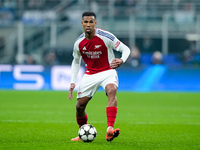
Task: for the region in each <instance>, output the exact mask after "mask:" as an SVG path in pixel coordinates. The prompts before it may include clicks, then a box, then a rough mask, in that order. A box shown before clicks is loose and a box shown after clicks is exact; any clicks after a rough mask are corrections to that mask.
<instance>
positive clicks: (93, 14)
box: [82, 11, 96, 19]
mask: <svg viewBox="0 0 200 150" xmlns="http://www.w3.org/2000/svg"><path fill="white" fill-rule="evenodd" d="M84 16H94V18H95V19H96V14H95V13H94V12H92V11H86V12H84V13H83V14H82V18H83V17H84Z"/></svg>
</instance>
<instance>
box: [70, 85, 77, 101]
mask: <svg viewBox="0 0 200 150" xmlns="http://www.w3.org/2000/svg"><path fill="white" fill-rule="evenodd" d="M75 86H76V85H75V84H74V83H71V84H70V88H69V95H68V99H69V100H72V99H73V98H74V97H73V94H72V93H73V90H74V88H75Z"/></svg>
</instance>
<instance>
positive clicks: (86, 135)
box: [78, 124, 97, 142]
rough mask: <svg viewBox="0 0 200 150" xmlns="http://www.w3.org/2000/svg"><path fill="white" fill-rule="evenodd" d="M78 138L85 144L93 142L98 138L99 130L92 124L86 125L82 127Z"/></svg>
mask: <svg viewBox="0 0 200 150" xmlns="http://www.w3.org/2000/svg"><path fill="white" fill-rule="evenodd" d="M78 136H79V137H80V139H81V140H82V141H83V142H92V141H93V140H94V139H95V138H96V136H97V130H96V129H95V127H94V126H93V125H91V124H84V125H82V126H81V127H80V129H79V131H78Z"/></svg>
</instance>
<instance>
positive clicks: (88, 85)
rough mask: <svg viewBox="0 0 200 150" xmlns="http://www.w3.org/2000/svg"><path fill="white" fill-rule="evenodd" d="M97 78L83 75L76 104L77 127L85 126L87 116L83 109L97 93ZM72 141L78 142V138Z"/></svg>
mask: <svg viewBox="0 0 200 150" xmlns="http://www.w3.org/2000/svg"><path fill="white" fill-rule="evenodd" d="M97 79H98V78H97V77H95V76H94V75H84V76H83V78H82V81H81V84H80V86H79V90H78V95H77V103H76V121H77V124H78V126H79V127H81V126H82V125H84V124H87V120H88V117H87V114H86V112H85V108H86V106H87V103H88V102H89V100H90V99H91V98H92V96H93V95H94V93H95V92H96V91H97V89H98V88H99V86H100V85H99V86H98V85H97V81H96V80H97ZM71 140H72V141H80V138H79V137H76V138H73V139H71Z"/></svg>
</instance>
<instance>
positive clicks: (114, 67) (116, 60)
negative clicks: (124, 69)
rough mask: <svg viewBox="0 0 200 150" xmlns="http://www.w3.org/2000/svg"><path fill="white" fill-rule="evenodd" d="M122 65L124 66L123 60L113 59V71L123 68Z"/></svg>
mask: <svg viewBox="0 0 200 150" xmlns="http://www.w3.org/2000/svg"><path fill="white" fill-rule="evenodd" d="M121 64H123V60H122V59H120V58H115V59H113V61H112V62H111V67H112V68H113V69H116V68H118V67H119V66H121Z"/></svg>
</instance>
